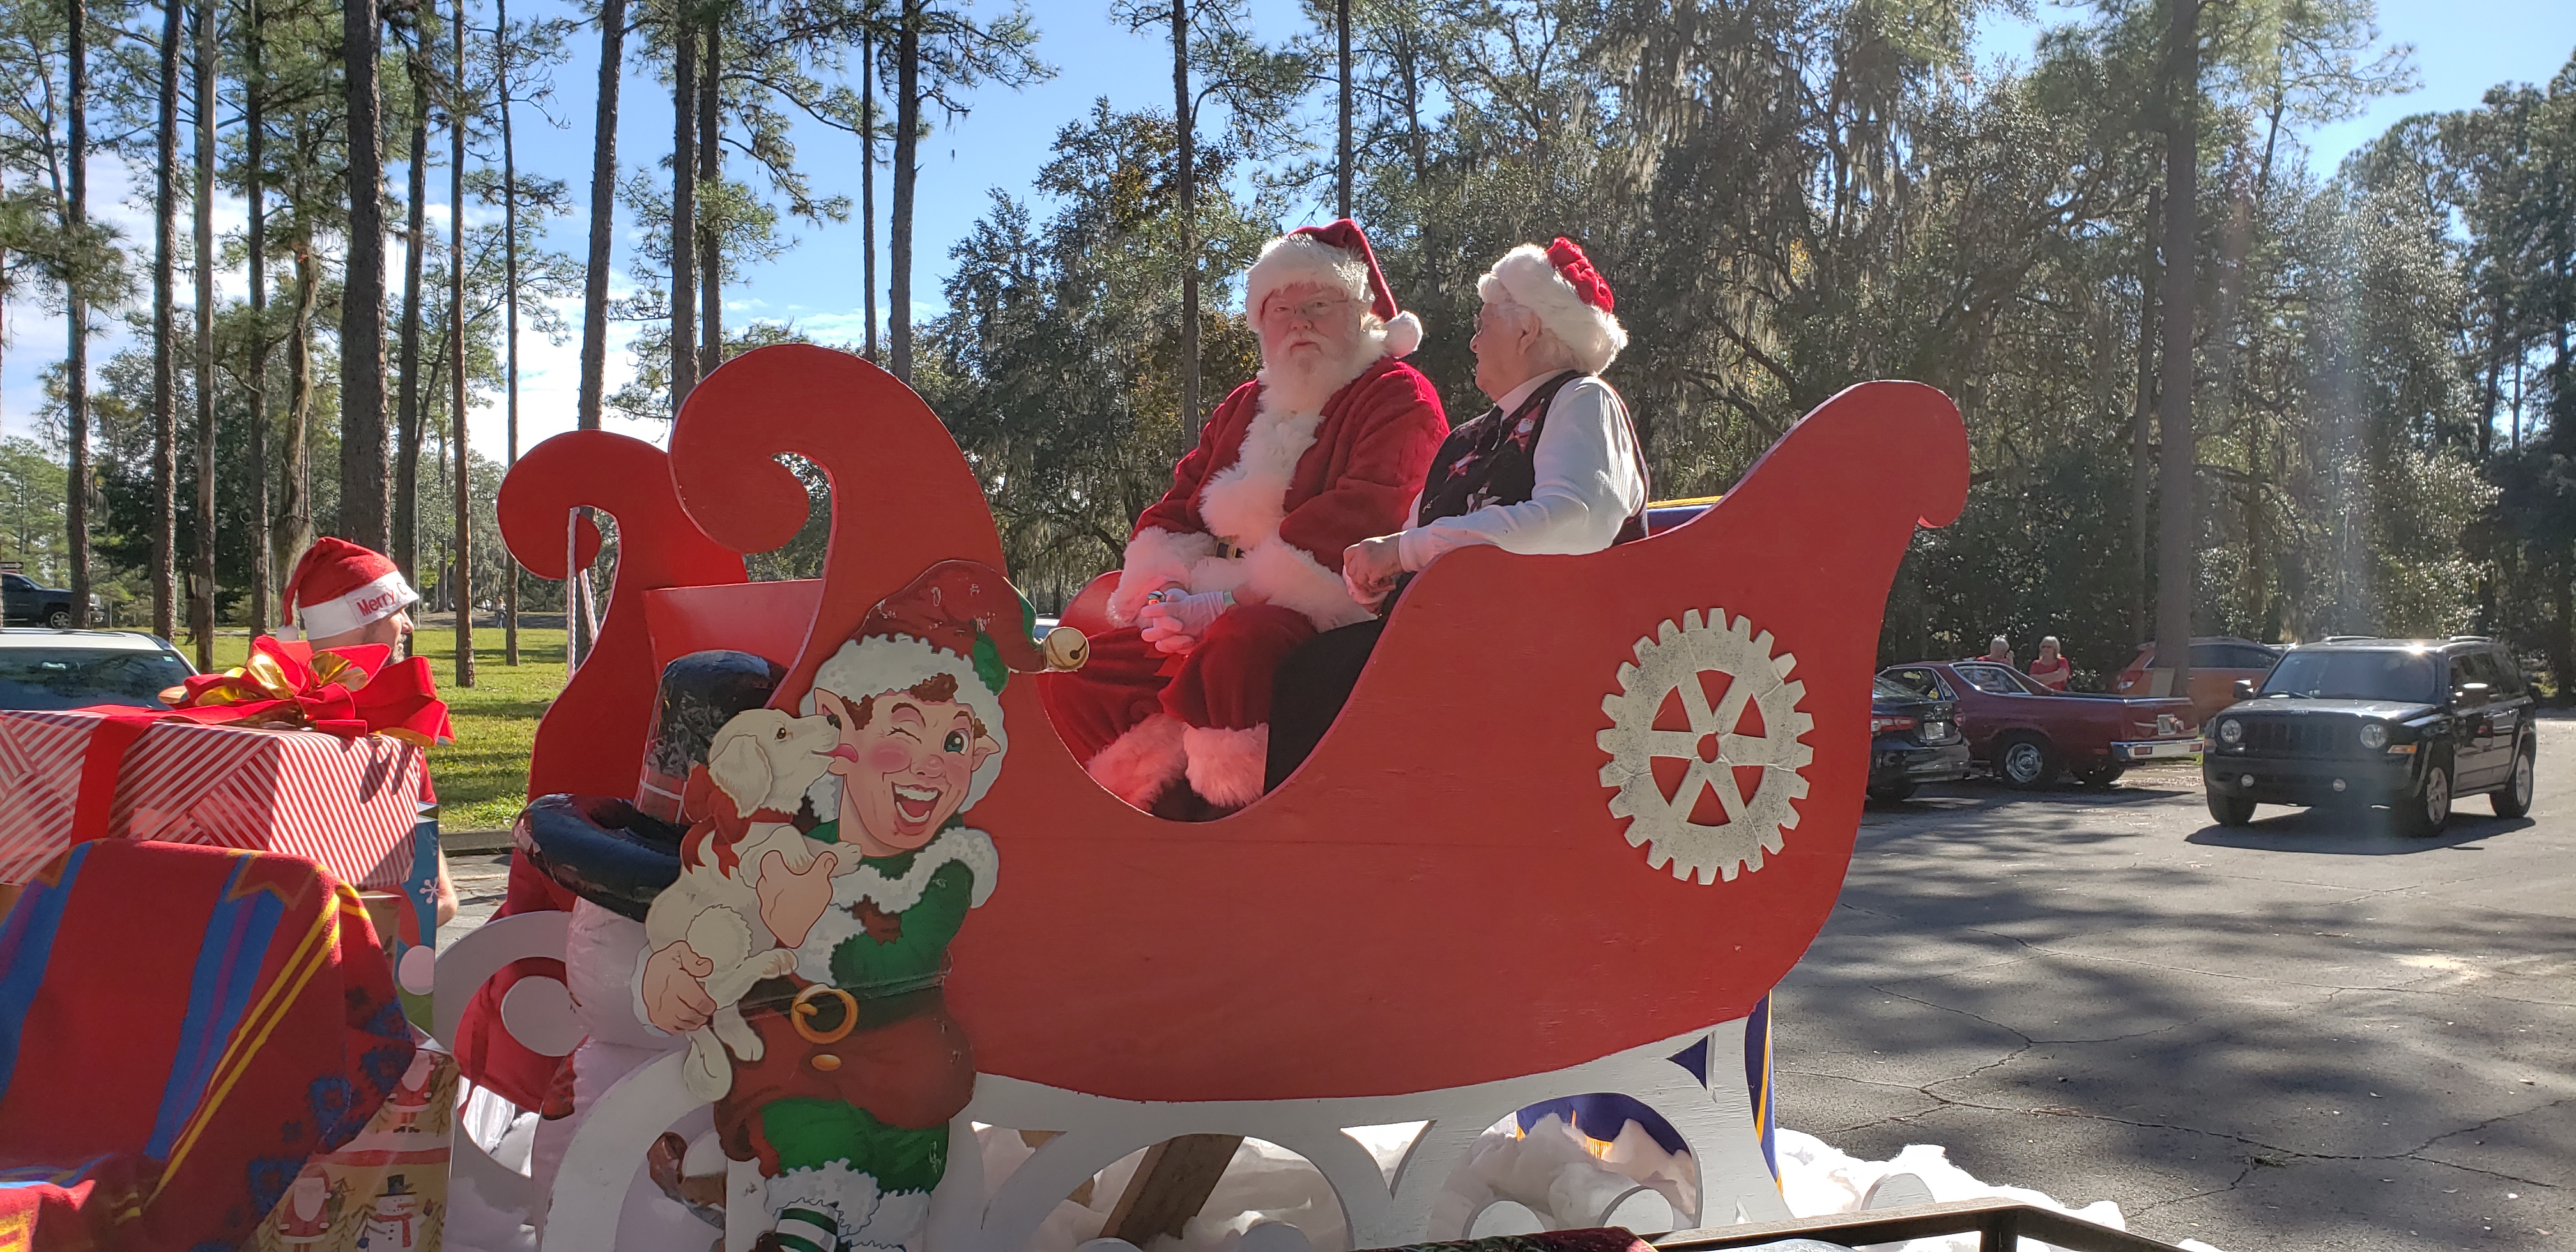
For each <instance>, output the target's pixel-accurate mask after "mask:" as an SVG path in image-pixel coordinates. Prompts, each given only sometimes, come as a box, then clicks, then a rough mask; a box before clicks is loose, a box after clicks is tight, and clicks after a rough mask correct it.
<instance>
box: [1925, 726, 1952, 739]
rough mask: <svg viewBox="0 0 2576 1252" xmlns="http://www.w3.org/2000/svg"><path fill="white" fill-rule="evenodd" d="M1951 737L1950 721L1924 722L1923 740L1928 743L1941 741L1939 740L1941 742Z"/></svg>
mask: <svg viewBox="0 0 2576 1252" xmlns="http://www.w3.org/2000/svg"><path fill="white" fill-rule="evenodd" d="M1949 737H1950V723H1948V722H1925V723H1923V741H1924V742H1926V743H1939V742H1941V741H1942V740H1944V739H1947V738H1949Z"/></svg>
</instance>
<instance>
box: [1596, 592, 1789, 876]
mask: <svg viewBox="0 0 2576 1252" xmlns="http://www.w3.org/2000/svg"><path fill="white" fill-rule="evenodd" d="M1771 644H1772V639H1771V632H1769V631H1767V630H1766V631H1763V632H1762V633H1761V634H1759V635H1756V634H1754V633H1753V621H1752V619H1751V618H1748V617H1738V618H1736V619H1735V620H1734V621H1733V622H1731V623H1730V622H1728V621H1727V617H1726V610H1724V609H1710V610H1709V611H1708V616H1707V618H1706V620H1705V624H1703V621H1702V618H1701V617H1700V614H1699V611H1698V610H1696V609H1693V610H1688V611H1685V612H1684V613H1683V614H1682V617H1681V620H1680V621H1679V622H1674V621H1669V620H1668V621H1666V622H1664V623H1663V624H1662V625H1660V626H1658V627H1657V628H1656V630H1655V635H1654V637H1653V638H1647V639H1639V640H1638V641H1637V652H1636V655H1637V659H1636V661H1635V663H1633V664H1622V665H1621V666H1620V667H1619V690H1618V691H1617V692H1615V693H1613V694H1611V695H1610V696H1608V697H1606V698H1604V699H1603V700H1602V701H1601V711H1602V712H1604V713H1607V714H1609V715H1610V729H1608V730H1605V731H1602V732H1601V733H1600V735H1599V736H1598V737H1597V739H1596V742H1598V743H1599V744H1600V745H1601V750H1602V751H1604V752H1607V753H1609V754H1610V763H1609V764H1607V765H1604V766H1602V767H1601V785H1602V786H1605V787H1616V788H1618V789H1619V794H1618V795H1616V796H1614V797H1612V798H1611V800H1610V812H1611V813H1612V814H1613V815H1614V816H1618V817H1624V818H1627V819H1629V821H1628V830H1627V836H1628V844H1629V846H1631V847H1637V846H1640V845H1642V846H1643V847H1644V848H1645V849H1646V863H1647V864H1649V865H1651V866H1653V867H1655V868H1656V869H1662V868H1663V867H1664V866H1665V865H1667V864H1670V865H1671V866H1672V869H1673V877H1675V878H1679V879H1682V880H1684V881H1690V880H1692V879H1694V878H1696V879H1697V881H1699V882H1702V883H1713V882H1716V881H1718V880H1719V878H1720V877H1721V876H1722V877H1724V878H1725V880H1726V881H1728V882H1733V881H1735V876H1736V874H1737V873H1738V872H1740V871H1742V870H1748V869H1756V870H1758V869H1760V868H1762V854H1763V853H1764V852H1765V851H1770V852H1778V851H1779V850H1780V848H1781V846H1782V840H1783V838H1784V837H1785V835H1786V833H1787V832H1788V831H1791V830H1795V829H1797V826H1798V810H1797V808H1796V807H1795V806H1794V805H1793V804H1791V803H1790V802H1791V801H1793V800H1800V799H1804V798H1805V797H1806V794H1807V779H1806V776H1805V774H1804V773H1803V771H1804V770H1805V769H1806V768H1807V764H1808V762H1810V761H1812V760H1814V759H1815V751H1814V750H1813V749H1811V748H1809V747H1808V746H1807V745H1806V744H1805V743H1803V742H1801V741H1802V740H1803V739H1804V738H1805V737H1806V734H1807V732H1808V731H1810V730H1813V729H1814V728H1815V719H1813V718H1811V717H1809V716H1808V715H1807V713H1806V712H1805V711H1804V710H1803V709H1801V708H1799V707H1798V705H1799V702H1800V701H1801V700H1804V699H1805V698H1806V695H1807V685H1806V684H1805V683H1802V682H1796V681H1792V680H1791V679H1790V678H1789V672H1790V671H1791V670H1792V669H1794V668H1795V667H1796V666H1797V664H1798V658H1797V657H1795V656H1793V655H1791V654H1789V653H1786V652H1783V653H1781V654H1780V655H1779V656H1777V657H1774V656H1773V655H1771ZM1712 673H1713V674H1720V675H1723V676H1724V677H1725V678H1726V680H1727V685H1726V689H1725V691H1724V693H1723V694H1722V695H1720V696H1718V698H1717V700H1716V702H1715V703H1713V704H1712V703H1711V702H1710V699H1709V693H1708V689H1707V688H1706V687H1705V686H1703V685H1702V682H1701V676H1702V675H1704V674H1712ZM1675 704H1677V705H1678V706H1679V709H1680V711H1681V712H1682V713H1683V714H1684V715H1685V716H1686V717H1687V718H1688V719H1689V726H1688V728H1687V729H1683V728H1670V729H1658V728H1657V722H1658V720H1659V719H1660V718H1661V715H1662V714H1663V712H1664V710H1665V709H1666V707H1667V706H1668V705H1675ZM1748 711H1751V712H1753V713H1754V714H1755V715H1756V716H1757V717H1758V718H1759V720H1760V728H1759V731H1758V732H1757V733H1752V734H1747V733H1745V728H1746V724H1747V721H1748V719H1747V718H1746V716H1745V714H1746V713H1747V712H1748ZM1658 759H1661V760H1668V761H1669V760H1679V761H1686V762H1688V764H1687V766H1686V767H1685V772H1684V774H1683V776H1682V779H1681V783H1680V785H1679V786H1678V787H1677V788H1675V789H1674V791H1673V793H1672V794H1671V795H1670V796H1667V795H1666V794H1665V792H1664V787H1663V783H1662V781H1661V780H1660V779H1658V778H1656V776H1655V768H1654V763H1655V761H1656V760H1658ZM1746 768H1753V769H1759V770H1760V771H1761V778H1760V781H1759V782H1758V783H1757V784H1756V785H1755V786H1754V787H1753V788H1752V791H1751V794H1747V793H1746V791H1745V788H1744V786H1743V784H1742V782H1741V781H1740V776H1739V775H1738V773H1737V771H1738V770H1741V769H1746ZM1709 794H1713V795H1714V797H1715V798H1716V800H1717V802H1718V804H1719V805H1720V806H1721V807H1722V808H1723V810H1724V813H1725V820H1724V821H1723V822H1719V823H1715V824H1703V823H1700V822H1697V821H1694V820H1692V818H1693V815H1694V814H1693V810H1694V809H1696V808H1697V807H1698V806H1699V803H1700V800H1701V799H1702V798H1703V796H1704V795H1709Z"/></svg>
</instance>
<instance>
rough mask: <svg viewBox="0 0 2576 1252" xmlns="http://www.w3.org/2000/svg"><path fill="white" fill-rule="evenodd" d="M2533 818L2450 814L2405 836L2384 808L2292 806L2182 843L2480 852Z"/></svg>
mask: <svg viewBox="0 0 2576 1252" xmlns="http://www.w3.org/2000/svg"><path fill="white" fill-rule="evenodd" d="M2535 825H2537V823H2535V822H2533V821H2532V820H2531V819H2530V818H2528V817H2495V816H2492V815H2489V814H2484V813H2453V814H2452V815H2451V824H2450V825H2448V826H2446V827H2444V828H2443V829H2442V833H2441V834H2440V835H2439V836H2437V837H2435V838H2431V839H2410V838H2407V837H2406V836H2404V835H2401V834H2398V833H2397V832H2395V831H2394V830H2391V829H2390V828H2389V826H2390V821H2389V815H2388V812H2387V810H2385V809H2345V810H2342V811H2340V812H2338V811H2335V810H2332V809H2292V810H2290V811H2289V812H2286V813H2282V814H2280V815H2278V816H2275V817H2259V818H2256V819H2255V821H2254V822H2253V824H2251V825H2248V826H2233V827H2230V826H2216V825H2212V826H2206V827H2203V828H2201V829H2199V830H2196V831H2194V832H2192V833H2191V834H2190V835H2188V836H2186V837H2185V838H2184V840H2183V842H2185V843H2192V844H2199V845H2202V846H2204V847H2216V848H2250V849H2253V850H2255V851H2258V852H2304V853H2312V854H2321V855H2327V856H2411V855H2414V854H2415V853H2418V852H2443V851H2449V850H2453V849H2458V850H2460V851H2466V852H2482V851H2485V849H2483V848H2478V847H2474V846H2471V845H2474V844H2476V843H2478V842H2480V841H2481V840H2485V839H2488V838H2492V837H2494V836H2496V835H2509V834H2512V833H2514V832H2516V831H2521V830H2529V829H2531V828H2532V827H2533V826H2535Z"/></svg>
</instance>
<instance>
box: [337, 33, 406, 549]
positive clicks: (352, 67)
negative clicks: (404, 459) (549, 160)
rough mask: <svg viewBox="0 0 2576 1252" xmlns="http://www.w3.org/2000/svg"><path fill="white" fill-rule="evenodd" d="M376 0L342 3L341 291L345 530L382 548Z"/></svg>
mask: <svg viewBox="0 0 2576 1252" xmlns="http://www.w3.org/2000/svg"><path fill="white" fill-rule="evenodd" d="M382 33H383V32H382V22H381V21H380V20H379V18H378V16H377V11H376V0H343V4H342V13H341V35H342V39H343V46H342V51H341V58H342V64H343V66H344V69H343V73H344V75H345V77H346V88H347V93H348V141H349V264H348V269H347V272H346V274H345V275H344V277H343V279H342V282H341V290H340V517H339V525H338V527H337V529H338V531H339V532H340V535H341V536H342V537H343V538H346V539H347V540H349V541H350V542H352V543H355V544H360V545H362V546H365V547H369V548H374V549H376V550H377V551H383V550H384V549H385V548H386V547H387V546H388V545H387V542H386V532H387V531H389V530H391V529H392V503H393V502H392V500H391V498H390V497H391V493H390V492H388V491H387V490H386V487H387V483H386V481H385V480H386V473H385V212H384V182H385V168H384V167H385V158H384V139H383V134H382V130H383V125H384V122H383V118H382V117H381V116H380V115H379V102H378V100H377V89H376V57H377V54H378V52H379V50H380V47H381V36H382Z"/></svg>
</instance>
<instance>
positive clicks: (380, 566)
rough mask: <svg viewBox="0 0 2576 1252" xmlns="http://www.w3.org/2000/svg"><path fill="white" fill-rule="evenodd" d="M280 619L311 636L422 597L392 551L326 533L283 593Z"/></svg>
mask: <svg viewBox="0 0 2576 1252" xmlns="http://www.w3.org/2000/svg"><path fill="white" fill-rule="evenodd" d="M278 599H279V601H280V604H279V609H280V615H279V620H280V621H281V622H283V623H285V624H286V625H289V626H300V627H302V628H303V630H304V634H305V636H306V637H307V638H325V637H328V636H331V635H342V634H347V633H348V632H350V631H353V630H356V629H357V628H359V627H361V626H364V625H366V624H367V623H369V622H375V621H381V620H383V619H385V618H388V617H391V616H393V615H394V614H396V613H399V612H401V611H403V610H404V609H406V608H409V607H411V606H412V605H415V604H418V603H420V593H419V592H417V591H414V590H412V589H411V584H410V583H408V582H405V581H404V580H403V576H402V571H401V570H399V569H396V568H394V563H393V562H392V561H391V560H389V559H387V558H386V556H385V555H384V554H383V553H381V552H377V551H375V550H374V549H371V548H363V547H360V546H358V545H357V544H354V543H351V542H349V541H348V540H346V539H340V538H336V537H333V536H330V535H325V536H323V537H322V538H320V539H316V540H314V541H313V546H312V547H309V548H306V549H305V550H304V556H303V558H302V559H300V560H298V561H297V562H296V563H295V572H294V573H293V574H291V575H289V576H288V577H287V580H286V586H285V588H284V590H283V591H282V592H281V593H280V594H279V597H278Z"/></svg>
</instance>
